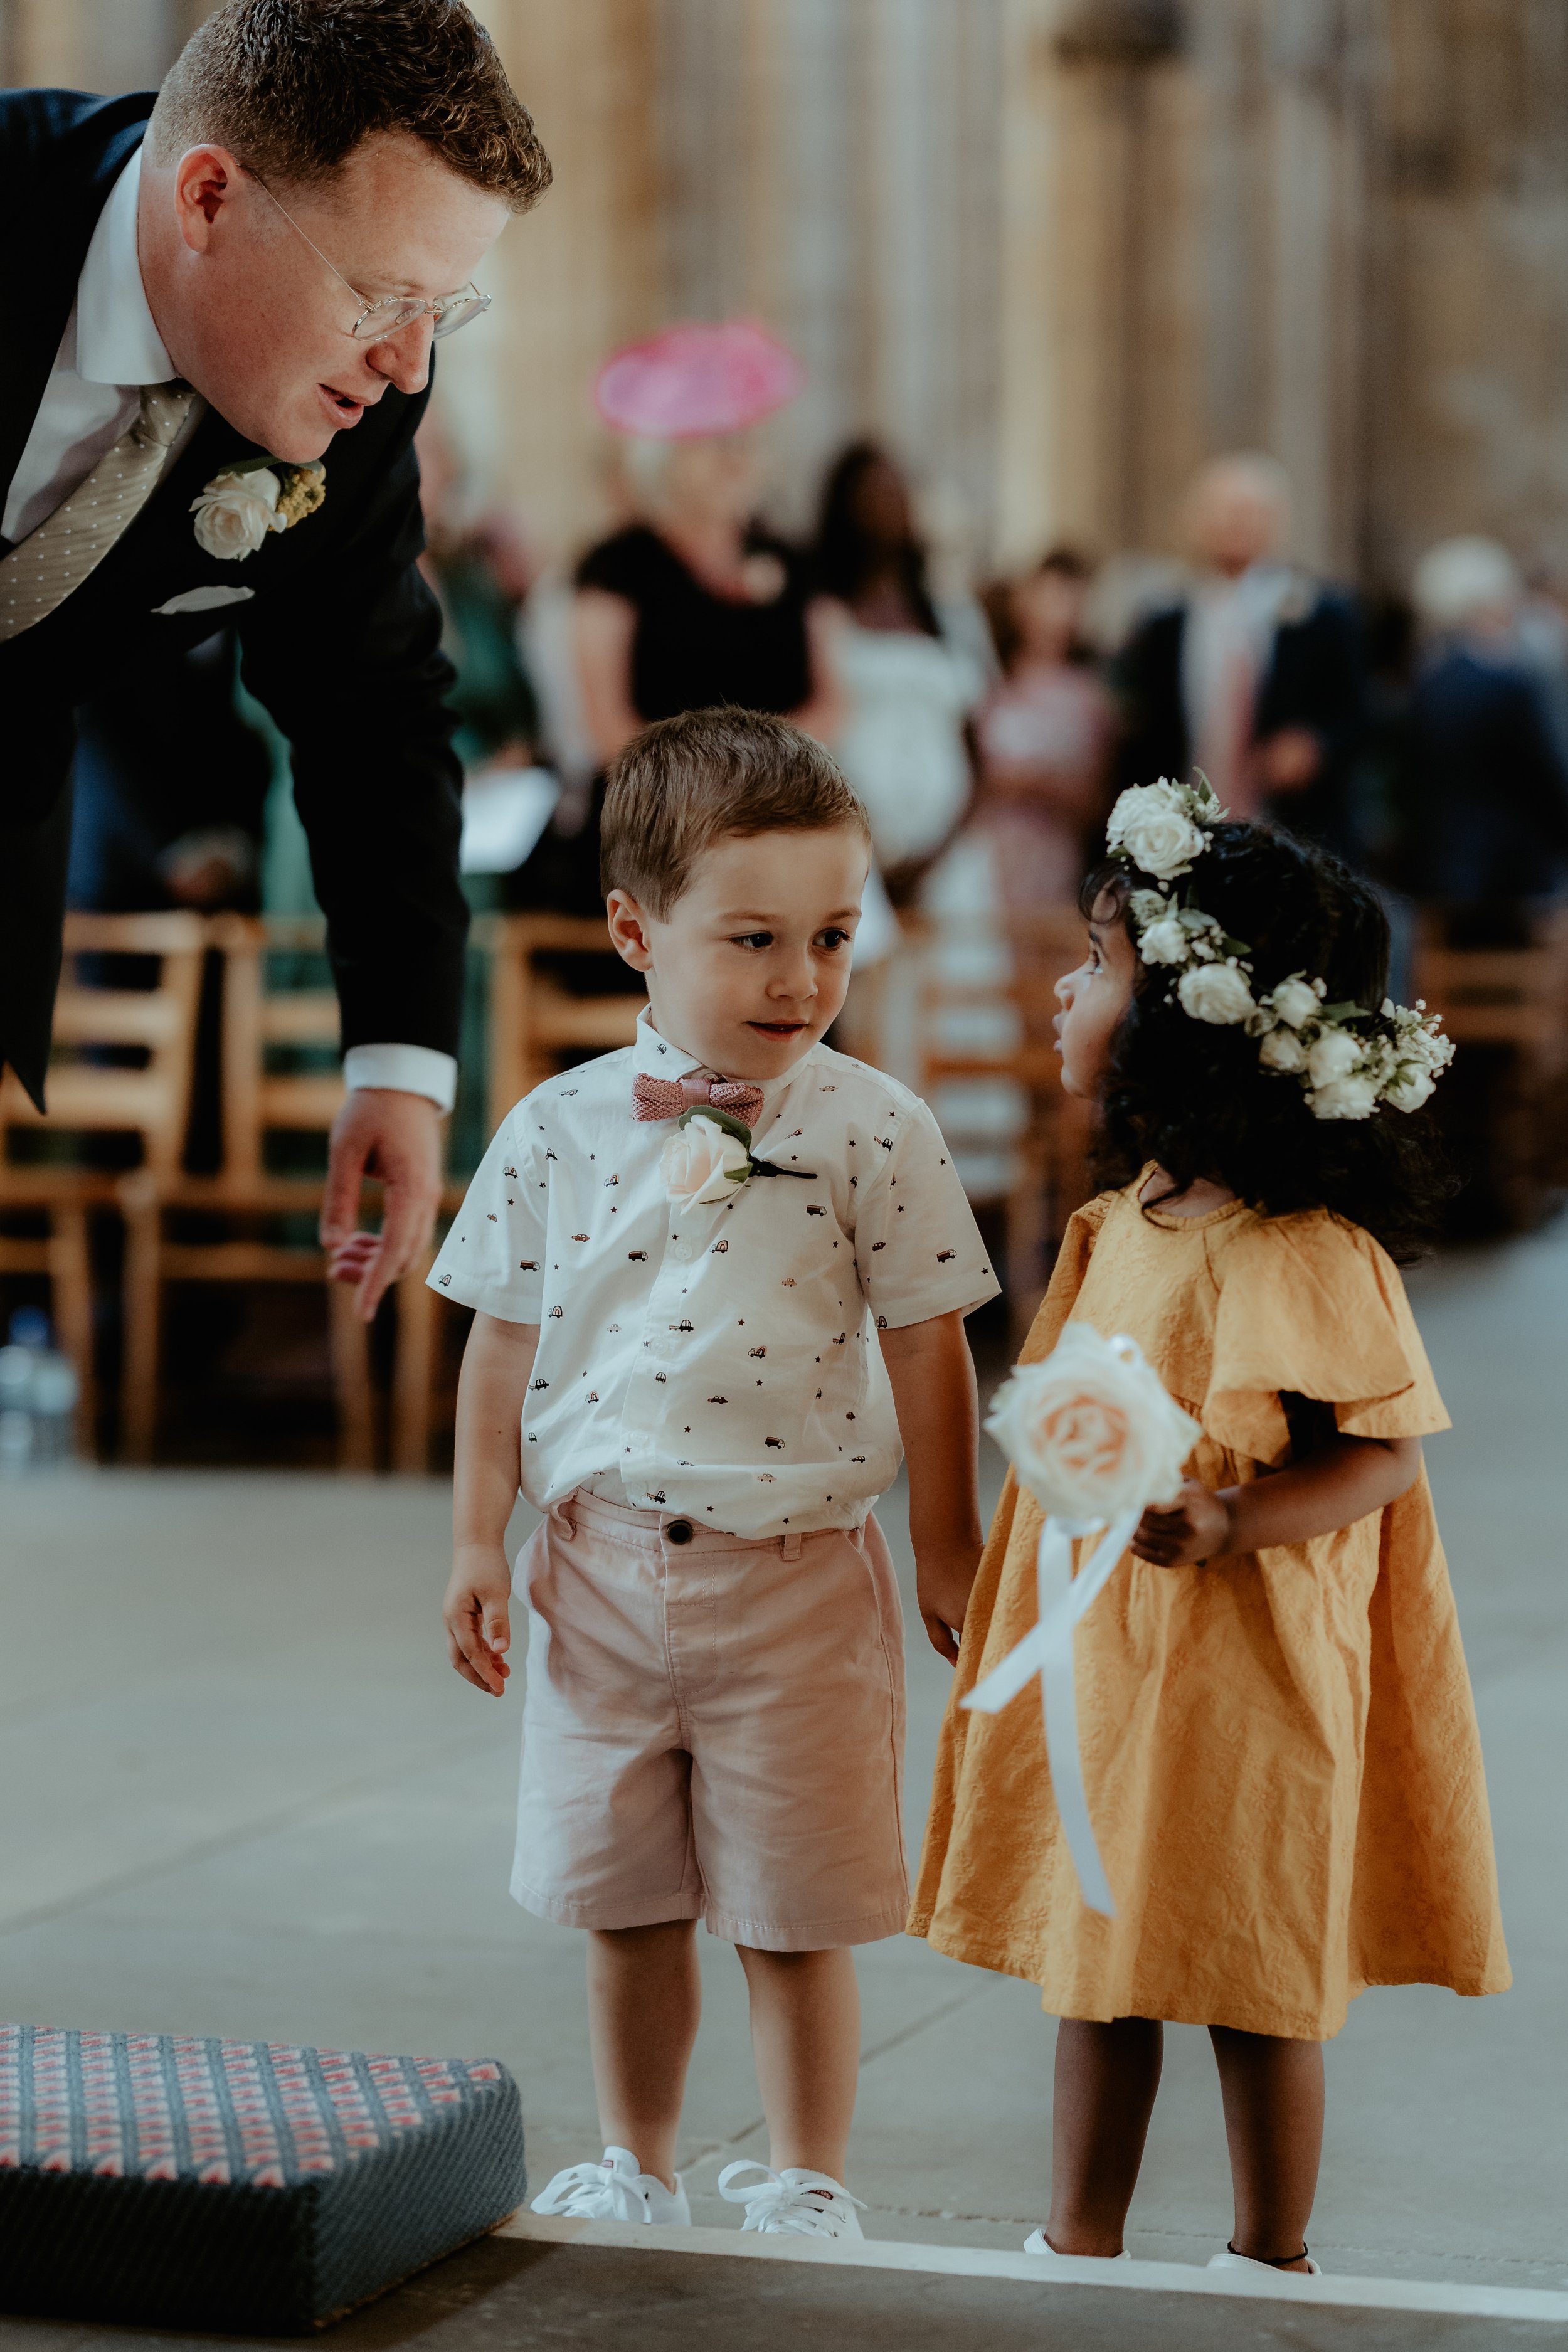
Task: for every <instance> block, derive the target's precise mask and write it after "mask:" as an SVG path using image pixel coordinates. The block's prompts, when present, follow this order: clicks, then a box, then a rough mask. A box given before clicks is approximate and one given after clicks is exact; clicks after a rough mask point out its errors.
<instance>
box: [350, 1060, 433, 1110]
mask: <svg viewBox="0 0 1568 2352" xmlns="http://www.w3.org/2000/svg"><path fill="white" fill-rule="evenodd" d="M343 1083H344V1085H345V1086H347V1087H392V1088H393V1089H394V1090H395V1092H396V1093H398V1094H400V1095H424V1096H425V1097H426V1100H427V1101H429V1102H433V1103H434V1104H435V1106H436V1108H437V1110H450V1109H451V1108H452V1105H453V1104H454V1103H455V1102H456V1101H457V1099H458V1065H457V1063H456V1062H455V1061H454V1060H453V1059H452V1056H451V1055H450V1054H437V1052H436V1050H435V1048H434V1047H433V1046H431V1045H351V1046H350V1047H349V1049H348V1052H347V1053H346V1054H345V1055H343Z"/></svg>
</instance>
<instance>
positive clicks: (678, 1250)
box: [669, 1242, 691, 1265]
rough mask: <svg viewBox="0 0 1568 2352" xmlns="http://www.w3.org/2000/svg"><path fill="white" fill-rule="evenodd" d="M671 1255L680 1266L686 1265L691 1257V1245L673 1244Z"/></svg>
mask: <svg viewBox="0 0 1568 2352" xmlns="http://www.w3.org/2000/svg"><path fill="white" fill-rule="evenodd" d="M669 1255H670V1256H671V1257H672V1258H674V1259H675V1261H676V1263H677V1265H685V1264H686V1261H687V1259H688V1258H689V1256H690V1255H691V1244H690V1243H689V1242H671V1243H670V1244H669Z"/></svg>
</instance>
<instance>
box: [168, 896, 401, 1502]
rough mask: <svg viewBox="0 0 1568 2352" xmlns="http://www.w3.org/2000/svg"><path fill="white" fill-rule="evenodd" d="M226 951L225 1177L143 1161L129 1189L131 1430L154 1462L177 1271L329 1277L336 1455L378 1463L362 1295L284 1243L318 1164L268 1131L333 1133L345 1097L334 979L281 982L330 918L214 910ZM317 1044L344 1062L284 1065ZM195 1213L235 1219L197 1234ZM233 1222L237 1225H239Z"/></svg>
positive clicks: (347, 1464)
mask: <svg viewBox="0 0 1568 2352" xmlns="http://www.w3.org/2000/svg"><path fill="white" fill-rule="evenodd" d="M207 929H208V933H209V936H210V938H211V940H212V942H213V944H214V945H215V946H216V948H217V949H218V950H220V952H221V954H222V956H223V1061H222V1066H223V1160H222V1165H221V1167H220V1168H219V1171H218V1172H217V1174H216V1175H215V1176H183V1175H180V1174H179V1173H178V1172H177V1171H167V1170H161V1169H152V1168H148V1169H145V1170H138V1171H136V1173H135V1175H134V1176H132V1177H130V1178H128V1179H127V1180H126V1181H125V1182H124V1183H123V1184H122V1185H121V1204H122V1207H123V1209H124V1213H125V1218H126V1225H127V1247H126V1271H125V1329H126V1349H125V1413H124V1420H125V1431H126V1452H127V1454H129V1455H130V1458H131V1459H132V1461H138V1462H144V1461H147V1460H148V1459H150V1457H151V1454H152V1451H153V1439H154V1436H155V1434H156V1428H157V1418H158V1397H159V1378H160V1366H161V1354H162V1349H161V1336H162V1326H163V1294H164V1289H165V1286H166V1285H167V1284H169V1283H171V1282H209V1283H235V1282H244V1283H269V1282H288V1283H320V1284H324V1285H325V1289H326V1295H327V1309H328V1318H329V1328H330V1333H331V1356H332V1373H333V1386H334V1389H335V1391H336V1395H337V1403H338V1412H339V1432H340V1433H339V1445H338V1458H339V1464H340V1466H341V1467H342V1468H343V1469H345V1470H367V1469H369V1468H371V1467H372V1466H373V1463H374V1412H373V1399H372V1389H371V1378H370V1359H369V1349H368V1344H367V1335H366V1332H365V1329H364V1327H363V1324H362V1323H361V1322H360V1320H359V1318H358V1316H357V1313H356V1311H355V1304H354V1295H353V1291H352V1290H350V1289H348V1288H347V1287H345V1286H343V1285H342V1284H341V1283H334V1282H328V1281H327V1280H326V1260H325V1258H324V1256H323V1255H322V1253H321V1250H320V1248H318V1247H317V1246H316V1245H315V1244H314V1241H313V1239H312V1241H311V1243H310V1244H309V1245H303V1244H300V1243H299V1242H297V1241H287V1240H280V1239H279V1238H278V1236H277V1232H276V1228H277V1225H278V1223H279V1220H280V1219H281V1218H283V1217H286V1216H303V1215H308V1216H310V1217H312V1218H313V1217H314V1216H315V1215H316V1214H317V1213H318V1212H319V1210H320V1208H321V1195H322V1191H323V1180H322V1178H321V1176H320V1175H307V1176H286V1175H279V1174H276V1173H274V1172H272V1171H270V1170H269V1168H268V1149H267V1147H268V1139H269V1138H270V1137H274V1136H278V1135H282V1134H294V1135H310V1136H316V1137H321V1138H324V1137H325V1136H326V1133H327V1131H328V1129H330V1128H331V1123H332V1120H333V1119H334V1118H335V1117H336V1116H337V1112H338V1109H339V1107H340V1105H341V1104H342V1099H343V1082H342V1072H341V1070H340V1069H339V1068H338V1067H337V1066H336V1054H337V1043H338V1003H337V997H336V994H335V993H334V992H333V991H332V990H331V988H330V987H322V986H315V987H302V988H299V987H297V988H272V987H270V986H269V985H268V961H269V959H270V958H272V957H274V956H277V955H279V954H282V953H287V952H289V951H290V950H292V951H294V952H296V953H300V954H309V953H318V954H319V953H320V950H321V942H322V937H323V932H322V926H321V924H320V923H319V922H310V921H295V920H292V919H281V920H280V919H272V920H266V919H253V918H248V917H245V916H239V915H220V916H217V917H215V918H214V919H213V920H212V921H211V923H210V924H209V925H208V927H207ZM312 1048H313V1049H317V1050H319V1051H320V1052H321V1055H323V1057H324V1056H325V1055H327V1054H329V1053H330V1054H331V1055H332V1057H333V1063H332V1066H331V1067H322V1068H319V1069H307V1070H300V1069H282V1070H280V1069H278V1068H276V1067H274V1066H272V1059H273V1056H274V1055H277V1054H278V1053H279V1050H284V1051H288V1050H293V1051H298V1050H300V1049H306V1050H309V1049H312ZM193 1213H201V1214H202V1215H203V1216H204V1217H205V1216H210V1217H212V1218H213V1219H215V1220H216V1221H217V1222H218V1223H220V1224H221V1225H222V1226H223V1227H224V1228H226V1230H225V1232H224V1234H223V1235H222V1237H221V1238H212V1239H202V1240H195V1239H191V1238H189V1237H188V1235H187V1234H184V1233H183V1232H179V1231H175V1232H171V1230H170V1228H171V1225H172V1224H175V1225H180V1226H188V1225H189V1224H190V1223H191V1222H192V1214H193ZM233 1228H238V1229H239V1230H237V1231H235V1230H232V1229H233Z"/></svg>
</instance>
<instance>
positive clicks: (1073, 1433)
mask: <svg viewBox="0 0 1568 2352" xmlns="http://www.w3.org/2000/svg"><path fill="white" fill-rule="evenodd" d="M985 1426H986V1428H987V1429H988V1430H989V1432H990V1433H991V1434H992V1436H993V1437H994V1439H995V1440H996V1442H997V1444H999V1445H1000V1446H1001V1447H1002V1449H1003V1451H1004V1453H1005V1454H1006V1455H1007V1457H1008V1459H1009V1460H1010V1461H1011V1463H1012V1464H1013V1466H1014V1468H1015V1469H1016V1471H1017V1474H1018V1476H1019V1478H1020V1480H1021V1481H1022V1482H1023V1484H1024V1485H1025V1486H1026V1487H1027V1488H1028V1489H1029V1492H1030V1493H1031V1494H1032V1495H1033V1496H1034V1497H1035V1499H1036V1501H1037V1503H1038V1504H1039V1505H1040V1506H1041V1507H1042V1509H1044V1510H1045V1511H1047V1512H1048V1513H1050V1514H1051V1515H1052V1516H1054V1517H1057V1518H1061V1519H1069V1520H1074V1521H1077V1522H1079V1524H1082V1523H1084V1522H1086V1521H1087V1522H1089V1523H1091V1524H1098V1523H1100V1522H1103V1521H1105V1520H1109V1519H1113V1518H1115V1517H1117V1516H1118V1515H1119V1513H1121V1512H1122V1511H1131V1510H1141V1509H1142V1507H1143V1506H1144V1505H1145V1504H1147V1503H1163V1502H1169V1501H1171V1500H1172V1499H1173V1497H1174V1496H1175V1494H1176V1491H1177V1489H1178V1488H1179V1486H1181V1483H1182V1467H1183V1465H1184V1463H1185V1461H1186V1458H1187V1456H1188V1454H1190V1453H1191V1452H1192V1450H1193V1447H1194V1444H1196V1442H1197V1439H1198V1437H1199V1435H1200V1431H1199V1428H1198V1424H1197V1423H1196V1422H1195V1421H1193V1420H1192V1419H1191V1418H1190V1417H1189V1416H1188V1415H1187V1414H1186V1413H1184V1412H1183V1411H1182V1409H1181V1407H1180V1405H1179V1404H1177V1403H1176V1402H1175V1400H1174V1398H1173V1397H1172V1396H1170V1395H1168V1394H1167V1393H1166V1391H1165V1388H1164V1384H1163V1381H1161V1380H1160V1378H1159V1375H1158V1374H1157V1373H1156V1372H1155V1371H1153V1370H1152V1369H1151V1367H1150V1366H1149V1365H1148V1364H1146V1363H1145V1362H1144V1360H1143V1358H1142V1354H1141V1353H1140V1351H1139V1349H1137V1348H1136V1346H1134V1344H1133V1342H1132V1341H1131V1339H1101V1338H1100V1333H1099V1332H1098V1331H1097V1330H1096V1329H1095V1328H1094V1326H1093V1324H1092V1323H1069V1324H1068V1326H1067V1327H1066V1328H1065V1329H1064V1331H1063V1332H1062V1335H1061V1338H1060V1339H1058V1342H1057V1344H1056V1347H1055V1349H1053V1350H1052V1352H1051V1354H1050V1355H1048V1356H1047V1358H1046V1360H1045V1362H1044V1363H1042V1364H1020V1365H1019V1366H1018V1367H1017V1369H1016V1370H1015V1371H1014V1373H1013V1374H1012V1376H1011V1378H1010V1379H1008V1380H1006V1381H1004V1382H1003V1384H1002V1386H1001V1387H1000V1388H999V1389H998V1390H997V1391H996V1394H995V1397H994V1399H993V1401H992V1406H991V1412H990V1416H989V1418H988V1420H987V1421H986V1423H985Z"/></svg>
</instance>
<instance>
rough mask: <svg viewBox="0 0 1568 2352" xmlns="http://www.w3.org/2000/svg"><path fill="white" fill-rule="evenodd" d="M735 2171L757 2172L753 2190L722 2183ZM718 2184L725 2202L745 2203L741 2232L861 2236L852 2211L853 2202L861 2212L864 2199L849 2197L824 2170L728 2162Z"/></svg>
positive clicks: (830, 2236)
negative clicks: (757, 2178) (757, 2179)
mask: <svg viewBox="0 0 1568 2352" xmlns="http://www.w3.org/2000/svg"><path fill="white" fill-rule="evenodd" d="M738 2172H760V2173H761V2174H762V2176H763V2177H762V2180H761V2182H760V2183H759V2184H758V2186H757V2187H756V2188H754V2189H731V2188H729V2187H728V2186H727V2185H726V2184H727V2183H728V2182H730V2181H731V2180H733V2179H734V2178H735V2175H736V2174H737V2173H738ZM718 2186H719V2194H720V2196H721V2197H722V2198H723V2199H724V2200H725V2201H726V2202H727V2203H728V2204H731V2205H743V2206H744V2207H745V2209H746V2218H745V2220H744V2221H742V2224H741V2227H742V2230H768V2231H774V2232H775V2233H777V2234H779V2235H781V2236H795V2237H797V2238H863V2237H864V2236H865V2234H866V2233H865V2231H863V2230H862V2229H861V2227H860V2216H859V2214H858V2213H857V2211H856V2210H855V2209H856V2207H857V2206H859V2207H860V2209H861V2211H862V2212H863V2211H864V2210H865V2200H863V2199H862V2198H859V2197H851V2196H850V2194H849V2191H848V2190H847V2189H846V2188H845V2186H844V2184H843V2182H842V2181H841V2180H835V2179H834V2178H833V2176H832V2174H831V2173H828V2172H805V2171H803V2170H802V2168H800V2166H799V2165H797V2164H791V2165H786V2166H785V2168H784V2170H783V2171H782V2172H774V2171H773V2168H772V2167H771V2166H770V2165H766V2164H754V2163H749V2162H742V2163H740V2164H727V2165H726V2166H725V2167H724V2169H723V2171H722V2172H721V2174H720V2175H719V2183H718Z"/></svg>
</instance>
